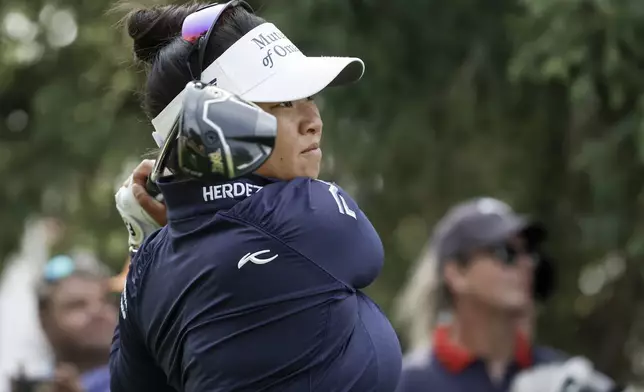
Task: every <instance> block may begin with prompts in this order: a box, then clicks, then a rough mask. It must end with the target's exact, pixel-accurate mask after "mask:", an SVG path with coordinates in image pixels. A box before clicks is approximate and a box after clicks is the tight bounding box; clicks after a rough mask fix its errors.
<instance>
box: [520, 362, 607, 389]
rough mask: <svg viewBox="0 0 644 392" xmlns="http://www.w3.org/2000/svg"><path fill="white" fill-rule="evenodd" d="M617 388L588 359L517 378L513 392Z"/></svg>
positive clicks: (539, 368) (536, 369)
mask: <svg viewBox="0 0 644 392" xmlns="http://www.w3.org/2000/svg"><path fill="white" fill-rule="evenodd" d="M614 388H615V384H614V383H613V381H612V380H611V379H609V378H608V377H606V376H605V375H603V374H601V373H599V372H597V371H596V370H595V369H594V367H593V364H592V363H591V362H590V361H589V360H588V359H586V358H583V357H574V358H570V359H569V360H567V361H565V362H556V363H550V364H547V365H540V366H536V367H534V368H532V369H529V370H526V371H523V372H521V373H519V374H518V375H517V377H516V378H515V380H514V382H513V383H512V388H511V389H510V390H511V392H611V391H614V390H615V389H614Z"/></svg>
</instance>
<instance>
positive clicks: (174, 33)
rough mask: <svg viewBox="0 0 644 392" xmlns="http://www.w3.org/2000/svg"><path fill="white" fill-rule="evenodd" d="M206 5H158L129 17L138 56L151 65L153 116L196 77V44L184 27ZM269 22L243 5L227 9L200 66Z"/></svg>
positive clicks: (146, 103)
mask: <svg viewBox="0 0 644 392" xmlns="http://www.w3.org/2000/svg"><path fill="white" fill-rule="evenodd" d="M206 5H207V4H202V3H190V4H183V5H167V6H158V7H152V8H147V9H140V10H136V11H132V12H130V14H129V15H128V16H127V17H126V25H127V31H128V34H129V35H130V37H132V39H133V40H134V55H135V58H136V59H137V60H139V61H141V62H143V63H145V64H146V65H148V69H147V71H148V72H147V83H146V87H145V94H144V98H143V108H144V110H145V112H146V114H147V115H148V116H149V117H150V118H152V117H156V116H157V115H158V114H159V113H161V111H162V110H163V109H164V108H165V107H166V106H167V105H168V104H169V103H170V102H171V101H172V100H173V99H174V98H175V97H176V96H177V95H178V94H179V93H180V92H181V91H182V90H183V88H184V87H185V86H186V84H187V83H188V82H190V81H191V80H192V76H191V72H190V68H189V66H188V61H189V56H190V55H191V52H192V50H193V46H194V45H196V44H193V43H190V42H188V41H186V40H184V39H183V38H182V37H181V27H182V24H183V21H184V19H185V18H186V17H187V16H188V15H190V14H192V13H194V12H195V11H197V10H198V9H200V8H202V7H204V6H206ZM265 22H266V21H265V20H264V19H262V18H260V17H259V16H256V15H254V14H252V13H250V12H248V11H247V10H246V9H245V8H244V7H242V6H239V5H238V6H234V7H231V8H229V9H227V10H226V11H225V12H224V13H223V14H222V15H221V17H220V18H219V20H218V21H217V25H216V27H215V30H214V31H213V32H212V33H211V35H210V39H209V41H208V43H207V47H206V52H205V56H204V61H205V62H206V64H200V66H202V67H203V68H204V69H205V68H206V67H207V65H208V64H210V63H212V62H213V61H214V60H216V59H217V58H218V57H219V56H221V55H222V54H223V53H224V52H225V51H226V50H227V49H228V48H230V47H231V46H232V45H233V44H234V43H235V42H237V41H238V40H239V39H240V38H241V37H243V36H244V35H245V34H246V33H248V32H249V31H251V30H253V29H254V28H255V27H257V26H259V25H261V24H263V23H265ZM195 77H197V75H195Z"/></svg>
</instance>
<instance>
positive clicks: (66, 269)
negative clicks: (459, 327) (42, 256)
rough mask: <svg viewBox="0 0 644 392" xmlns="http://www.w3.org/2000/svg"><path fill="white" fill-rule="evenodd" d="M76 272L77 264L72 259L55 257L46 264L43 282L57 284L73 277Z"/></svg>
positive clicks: (63, 256) (65, 256) (62, 256)
mask: <svg viewBox="0 0 644 392" xmlns="http://www.w3.org/2000/svg"><path fill="white" fill-rule="evenodd" d="M76 270H77V267H76V263H75V262H74V260H73V259H72V258H71V257H69V256H67V255H60V256H55V257H52V258H51V259H50V260H49V261H48V262H47V263H46V264H45V268H44V270H43V280H44V281H46V282H47V283H55V282H58V281H60V280H63V279H65V278H67V277H69V276H71V275H72V274H74V272H76Z"/></svg>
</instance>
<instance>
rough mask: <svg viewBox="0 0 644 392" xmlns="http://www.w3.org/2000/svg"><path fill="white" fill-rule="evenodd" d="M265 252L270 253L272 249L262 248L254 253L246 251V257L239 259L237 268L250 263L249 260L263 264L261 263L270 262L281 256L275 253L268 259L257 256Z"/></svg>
mask: <svg viewBox="0 0 644 392" xmlns="http://www.w3.org/2000/svg"><path fill="white" fill-rule="evenodd" d="M265 253H270V250H268V249H265V250H260V251H259V252H255V253H252V254H251V253H246V254H245V255H244V257H242V258H241V259H239V263H237V269H240V268H241V267H243V266H244V264H246V263H248V262H249V261H250V262H251V263H253V264H258V265H261V264H266V263H270V262H271V261H273V260H275V259H276V258H277V256H279V255H275V256H273V257H269V258H267V259H261V258H259V257H257V256H259V255H263V254H265Z"/></svg>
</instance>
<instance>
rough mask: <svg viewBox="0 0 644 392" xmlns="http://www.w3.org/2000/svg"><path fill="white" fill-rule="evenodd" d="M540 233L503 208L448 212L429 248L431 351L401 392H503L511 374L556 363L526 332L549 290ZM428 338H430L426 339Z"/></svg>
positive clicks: (491, 205)
mask: <svg viewBox="0 0 644 392" xmlns="http://www.w3.org/2000/svg"><path fill="white" fill-rule="evenodd" d="M545 234H546V233H545V230H544V229H543V228H542V227H541V226H540V225H538V224H537V223H535V222H533V221H531V220H529V219H527V218H525V217H522V216H519V215H517V214H516V213H515V212H514V211H513V210H512V209H511V208H510V207H509V206H508V205H507V204H505V203H503V202H501V201H499V200H496V199H492V198H478V199H474V200H470V201H467V202H465V203H462V204H459V205H457V206H456V207H454V208H452V209H451V210H450V211H449V212H448V213H447V215H446V216H445V217H444V218H443V219H442V220H441V221H440V222H439V224H438V225H437V227H436V229H435V234H434V236H433V238H432V241H431V246H430V249H431V250H430V251H429V253H430V254H431V257H429V258H431V259H432V260H433V261H434V262H435V263H436V264H435V265H436V267H435V268H434V270H435V271H436V272H435V273H436V274H437V275H436V282H437V285H438V289H437V290H435V293H434V295H436V296H437V297H438V299H436V300H435V304H436V307H437V309H435V312H436V313H437V314H438V313H441V314H449V315H450V317H449V319H450V320H449V322H448V323H443V324H440V325H436V326H435V329H434V333H433V336H432V343H431V350H429V349H427V348H425V350H424V351H423V355H420V356H418V355H416V356H415V357H414V359H413V360H411V361H409V360H408V361H407V363H406V364H405V366H404V368H403V374H402V376H401V383H400V387H399V391H400V392H420V391H441V392H449V391H473V392H476V391H507V390H509V388H510V386H511V383H512V380H513V379H514V377H515V375H516V374H517V373H518V372H520V371H521V370H523V369H526V368H528V367H531V366H533V365H535V364H541V363H547V362H550V361H554V360H557V359H560V358H561V355H560V354H558V353H556V352H555V351H554V350H550V349H547V348H542V347H535V346H532V344H531V342H530V337H529V336H528V334H529V331H527V330H526V329H525V328H523V327H522V325H523V324H525V322H524V321H525V320H526V319H530V312H532V311H533V306H534V299H535V297H537V298H540V297H545V296H547V295H548V292H549V290H550V289H551V286H552V275H551V272H552V271H551V269H550V268H549V267H550V266H551V265H550V264H549V262H548V261H547V260H546V259H545V258H544V256H543V252H542V250H541V245H542V243H543V241H544V240H545ZM427 333H429V331H428V332H427Z"/></svg>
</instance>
